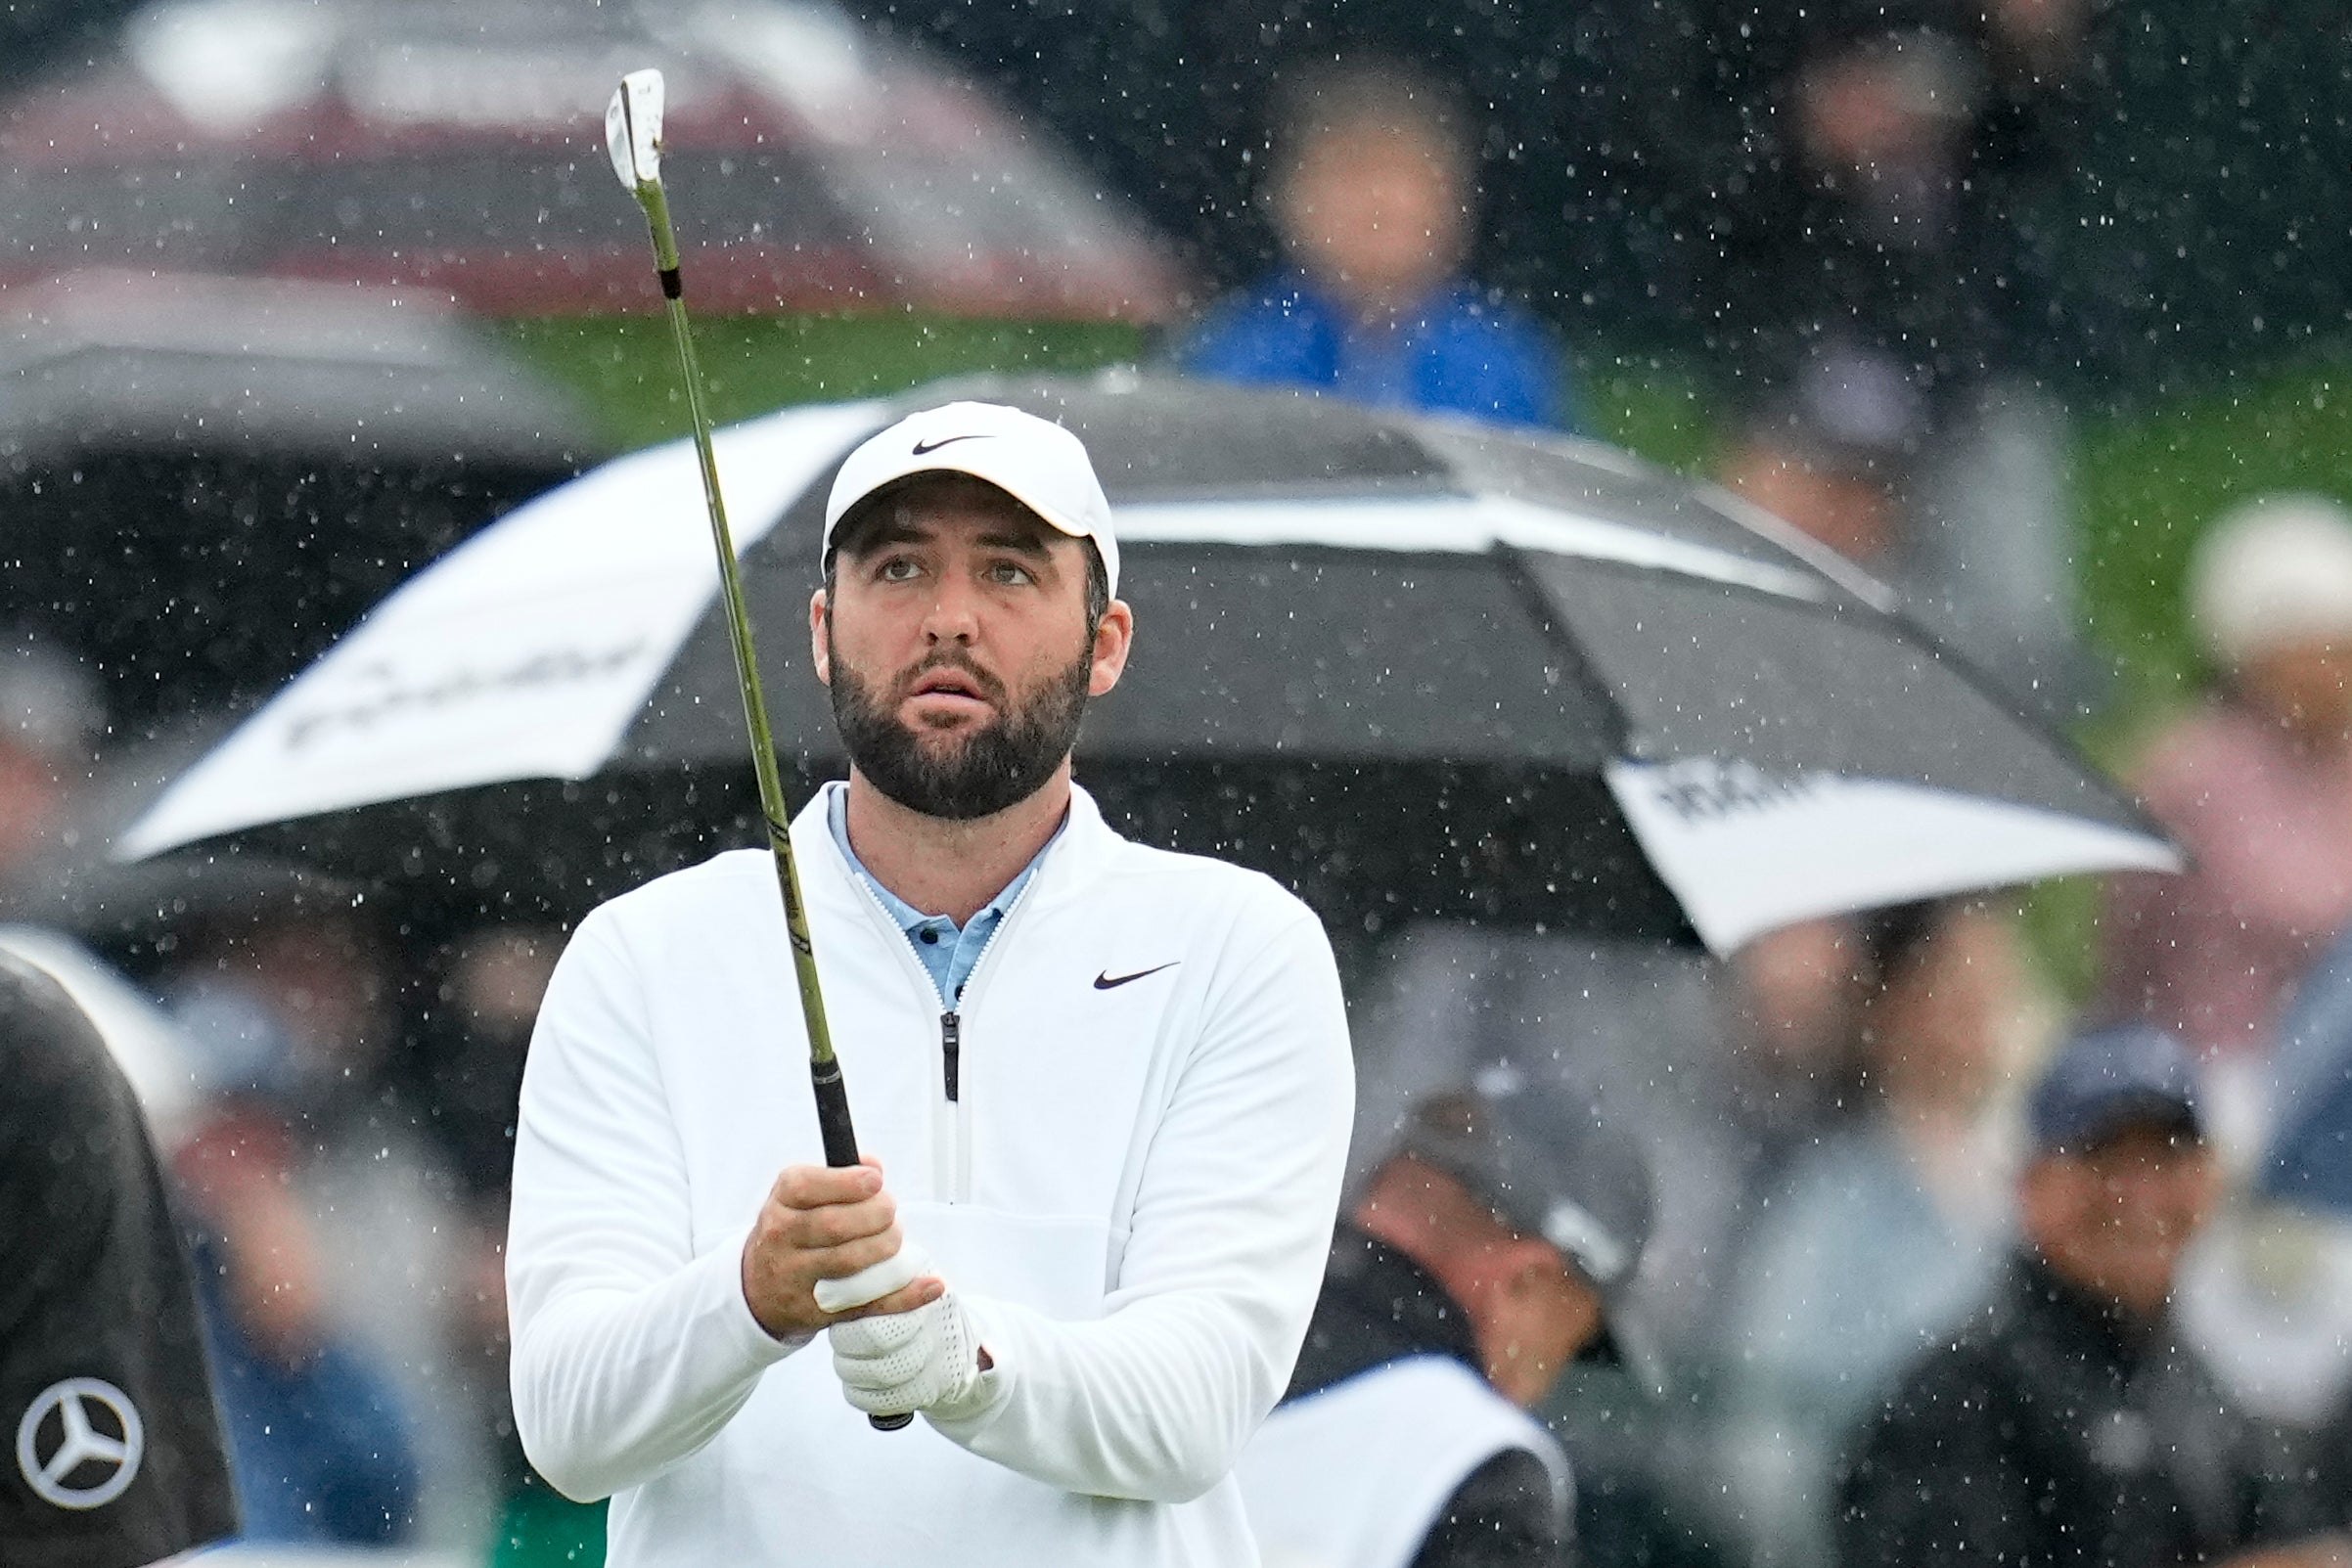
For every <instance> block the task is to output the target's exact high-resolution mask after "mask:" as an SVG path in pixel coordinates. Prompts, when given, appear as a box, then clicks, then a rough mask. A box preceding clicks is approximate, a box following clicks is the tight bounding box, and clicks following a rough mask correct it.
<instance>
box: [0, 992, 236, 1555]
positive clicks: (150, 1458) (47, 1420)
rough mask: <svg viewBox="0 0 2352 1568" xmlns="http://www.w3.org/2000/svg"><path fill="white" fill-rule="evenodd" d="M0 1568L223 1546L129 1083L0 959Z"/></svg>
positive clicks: (218, 1467) (176, 1274)
mask: <svg viewBox="0 0 2352 1568" xmlns="http://www.w3.org/2000/svg"><path fill="white" fill-rule="evenodd" d="M0 1084H5V1085H6V1086H7V1089H6V1092H5V1093H4V1094H0V1421H5V1423H6V1425H5V1426H4V1427H0V1431H4V1432H6V1433H9V1434H12V1435H13V1439H14V1441H13V1443H12V1444H11V1448H10V1453H11V1456H12V1458H13V1460H14V1462H13V1463H6V1464H0V1561H4V1562H7V1563H10V1564H12V1565H22V1568H133V1565H135V1564H139V1563H148V1562H154V1561H157V1560H158V1559H161V1558H164V1557H168V1556H172V1555H174V1554H176V1553H178V1552H181V1551H185V1550H187V1549H189V1548H191V1547H194V1546H202V1545H204V1544H205V1543H207V1542H210V1541H214V1540H217V1539H218V1538H220V1537H223V1536H226V1535H229V1534H231V1533H233V1532H234V1531H235V1530H236V1528H237V1506H236V1495H235V1491H234V1488H233V1486H232V1483H231V1479H230V1473H229V1456H228V1454H227V1452H226V1451H225V1449H224V1447H223V1444H222V1439H221V1429H220V1416H219V1413H218V1411H216V1409H215V1407H214V1404H213V1393H212V1385H211V1380H210V1378H209V1376H208V1375H207V1370H206V1367H205V1360H204V1338H203V1334H202V1330H201V1325H200V1323H199V1322H198V1316H197V1308H196V1300H195V1296H194V1292H193V1291H192V1290H191V1289H190V1283H189V1272H188V1259H187V1255H186V1253H185V1252H184V1251H183V1249H182V1247H181V1244H180V1235H179V1226H178V1224H177V1222H176V1220H175V1218H174V1217H173V1215H172V1213H171V1210H170V1206H169V1203H168V1201H167V1199H166V1196H165V1192H164V1187H163V1173H162V1171H161V1170H160V1169H159V1168H158V1164H157V1161H156V1154H155V1150H154V1148H153V1147H152V1145H151V1144H150V1142H149V1140H148V1132H147V1126H146V1122H145V1119H144V1117H143V1116H142V1115H141V1113H140V1109H139V1102H138V1100H137V1098H135V1097H134V1096H133V1094H132V1092H131V1086H130V1084H129V1083H128V1081H127V1080H125V1078H124V1077H123V1075H122V1072H121V1070H120V1069H119V1068H118V1067H116V1065H115V1064H114V1061H113V1056H112V1054H111V1053H110V1052H109V1051H108V1049H107V1045H106V1042H105V1041H104V1040H102V1039H101V1038H100V1037H99V1035H98V1032H97V1031H96V1029H94V1028H93V1027H92V1025H91V1023H90V1021H89V1020H88V1019H87V1018H86V1017H85V1016H83V1014H82V1013H81V1011H80V1009H78V1008H75V1007H74V1006H73V1004H72V1002H71V1001H70V1000H69V999H68V996H67V994H66V992H65V991H64V989H63V988H62V987H61V986H60V985H59V984H58V983H57V982H56V981H55V980H53V979H52V978H50V977H49V976H48V975H47V974H45V973H43V972H42V971H40V970H38V969H36V968H34V967H33V966H32V965H31V964H29V963H24V962H23V961H22V960H20V959H18V958H16V957H15V956H13V955H10V954H5V953H0Z"/></svg>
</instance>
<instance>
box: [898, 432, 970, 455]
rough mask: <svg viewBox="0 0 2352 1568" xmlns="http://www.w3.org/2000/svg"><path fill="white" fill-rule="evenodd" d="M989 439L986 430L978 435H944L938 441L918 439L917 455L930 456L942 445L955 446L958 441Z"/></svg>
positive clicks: (916, 445) (916, 444)
mask: <svg viewBox="0 0 2352 1568" xmlns="http://www.w3.org/2000/svg"><path fill="white" fill-rule="evenodd" d="M987 439H988V437H987V434H986V433H985V432H982V433H980V434H978V435H943V436H941V437H939V439H938V440H936V441H917V442H916V443H915V455H916V456H917V457H919V458H920V457H928V456H929V455H930V454H931V453H933V452H936V451H938V450H939V449H940V448H941V447H943V446H953V445H955V444H956V443H957V442H958V441H985V440H987Z"/></svg>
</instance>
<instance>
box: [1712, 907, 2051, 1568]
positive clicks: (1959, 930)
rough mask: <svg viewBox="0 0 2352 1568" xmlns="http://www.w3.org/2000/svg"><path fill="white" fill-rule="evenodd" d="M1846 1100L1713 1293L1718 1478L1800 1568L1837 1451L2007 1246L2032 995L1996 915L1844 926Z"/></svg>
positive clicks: (1774, 1546) (1951, 911)
mask: <svg viewBox="0 0 2352 1568" xmlns="http://www.w3.org/2000/svg"><path fill="white" fill-rule="evenodd" d="M1852 923H1853V926H1854V929H1853V933H1852V936H1851V938H1850V944H1851V950H1852V952H1853V955H1854V959H1855V964H1854V967H1855V971H1856V973H1855V980H1856V982H1857V985H1858V987H1859V990H1860V1001H1859V1004H1858V1006H1857V1007H1856V1008H1855V1011H1854V1015H1853V1016H1852V1018H1851V1020H1850V1022H1849V1023H1848V1025H1847V1032H1848V1033H1849V1034H1850V1036H1851V1039H1852V1046H1851V1050H1852V1053H1853V1055H1854V1059H1855V1061H1856V1064H1857V1066H1858V1068H1859V1072H1858V1074H1857V1082H1856V1083H1855V1085H1854V1086H1853V1089H1854V1093H1853V1094H1852V1097H1851V1098H1852V1100H1853V1102H1854V1106H1855V1112H1854V1113H1853V1114H1849V1115H1847V1116H1844V1117H1842V1118H1840V1119H1838V1120H1837V1121H1835V1122H1832V1123H1830V1124H1828V1125H1827V1126H1826V1127H1823V1128H1821V1129H1820V1131H1819V1132H1818V1135H1817V1136H1816V1138H1815V1139H1814V1140H1813V1141H1812V1142H1811V1143H1810V1145H1809V1146H1808V1147H1805V1148H1803V1149H1802V1150H1800V1151H1798V1152H1797V1153H1796V1154H1795V1155H1794V1157H1793V1159H1792V1160H1791V1162H1790V1165H1789V1168H1788V1170H1787V1177H1786V1180H1785V1181H1782V1182H1779V1183H1775V1184H1772V1185H1771V1186H1769V1187H1767V1189H1766V1193H1765V1198H1766V1200H1765V1201H1763V1202H1762V1203H1760V1204H1758V1205H1757V1208H1756V1211H1755V1213H1754V1216H1753V1218H1752V1221H1751V1223H1750V1230H1751V1239H1750V1241H1749V1243H1748V1246H1749V1251H1748V1252H1747V1254H1746V1257H1745V1259H1744V1261H1743V1264H1742V1266H1741V1270H1740V1273H1739V1277H1738V1278H1737V1280H1736V1282H1735V1286H1734V1288H1733V1290H1732V1291H1731V1292H1730V1295H1731V1312H1730V1316H1729V1320H1728V1321H1729V1323H1730V1327H1731V1331H1730V1333H1729V1334H1728V1335H1727V1345H1726V1354H1725V1355H1724V1357H1723V1372H1722V1387H1723V1390H1724V1401H1723V1408H1724V1411H1725V1416H1726V1421H1725V1432H1724V1436H1725V1449H1724V1456H1723V1457H1724V1462H1723V1465H1722V1467H1721V1474H1720V1480H1721V1483H1722V1485H1723V1486H1724V1487H1725V1489H1726V1492H1727V1495H1728V1496H1729V1497H1730V1498H1732V1499H1733V1500H1734V1501H1736V1503H1737V1505H1738V1507H1739V1510H1740V1516H1741V1523H1742V1526H1743V1530H1744V1533H1745V1535H1746V1536H1747V1538H1748V1540H1749V1541H1750V1543H1751V1544H1752V1545H1753V1546H1755V1547H1756V1549H1757V1550H1758V1552H1759V1553H1760V1554H1761V1556H1762V1557H1763V1559H1764V1560H1767V1561H1773V1562H1808V1563H1810V1562H1819V1561H1820V1560H1821V1559H1822V1558H1823V1557H1824V1556H1825V1555H1826V1554H1827V1551H1828V1547H1829V1543H1828V1536H1829V1530H1830V1508H1829V1504H1828V1501H1827V1497H1826V1494H1827V1492H1828V1488H1829V1480H1830V1472H1831V1470H1832V1466H1833V1465H1834V1463H1835V1461H1836V1458H1837V1448H1838V1445H1839V1443H1840V1442H1841V1441H1842V1440H1843V1439H1844V1437H1845V1435H1846V1432H1847V1431H1848V1430H1849V1429H1850V1428H1851V1427H1852V1426H1853V1425H1854V1423H1855V1422H1856V1421H1858V1420H1860V1419H1861V1418H1862V1416H1863V1415H1864V1414H1866V1413H1867V1412H1868V1411H1870V1410H1871V1409H1873V1408H1874V1407H1875V1406H1876V1404H1877V1400H1878V1397H1879V1396H1880V1394H1881V1393H1882V1392H1883V1391H1884V1388H1885V1386H1886V1384H1887V1382H1888V1381H1889V1380H1890V1379H1892V1378H1893V1377H1894V1375H1895V1374H1896V1373H1897V1372H1899V1371H1901V1370H1902V1369H1903V1367H1904V1366H1905V1364H1906V1363H1908V1362H1909V1361H1910V1360H1911V1358H1912V1357H1914V1356H1916V1355H1918V1354H1919V1352H1920V1351H1921V1350H1922V1348H1923V1347H1925V1346H1926V1345H1928V1344H1930V1343H1933V1342H1934V1341H1935V1340H1936V1339H1937V1338H1938V1337H1940V1336H1941V1335H1942V1334H1943V1333H1944V1332H1945V1331H1946V1330H1947V1329H1948V1328H1949V1327H1950V1325H1951V1324H1952V1323H1953V1322H1956V1321H1957V1320H1959V1319H1960V1318H1961V1317H1963V1316H1964V1315H1965V1314H1966V1313H1967V1312H1968V1310H1969V1309H1970V1308H1971V1307H1972V1306H1974V1305H1975V1303H1976V1301H1977V1300H1978V1299H1979V1298H1980V1297H1981V1296H1982V1295H1983V1293H1984V1291H1985V1288H1986V1286H1987V1285H1988V1283H1989V1282H1990V1281H1991V1278H1992V1277H1993V1276H1994V1274H1995V1273H1996V1272H1997V1271H1998V1270H1999V1269H2000V1268H2001V1266H2002V1264H2003V1261H2004V1259H2005V1257H2006V1255H2007V1253H2008V1251H2009V1233H2010V1192H2011V1190H2012V1188H2013V1185H2014V1183H2013V1175H2014V1171H2015V1168H2016V1157H2015V1156H2016V1152H2017V1150H2016V1146H2015V1145H2016V1143H2017V1142H2018V1140H2017V1139H2016V1138H2015V1136H2014V1133H2015V1129H2014V1126H2013V1120H2014V1118H2013V1116H2012V1115H2010V1114H2005V1113H2006V1112H2010V1111H2013V1109H2014V1106H2013V1102H2012V1100H2011V1099H2010V1098H2008V1097H2004V1096H2002V1095H2001V1094H2000V1090H2001V1088H2002V1086H2003V1084H2004V1082H2005V1081H2006V1079H2007V1078H2008V1076H2009V1075H2008V1068H2009V1066H2010V1064H2011V1063H2013V1062H2014V1061H2017V1060H2020V1059H2023V1058H2024V1057H2026V1055H2027V1054H2028V1053H2029V1052H2030V1053H2033V1054H2035V1055H2038V1054H2039V1051H2038V1050H2037V1049H2036V1048H2038V1047H2039V1046H2041V1045H2042V1044H2043V1043H2044V1042H2042V1041H2039V1040H2036V1039H2034V1038H2033V1029H2034V1024H2035V1021H2036V1020H2035V1014H2036V1011H2037V1009H2036V1007H2035V1003H2036V1001H2037V998H2036V996H2035V993H2034V989H2033V986H2032V984H2031V981H2030V978H2029V976H2028V973H2027V967H2026V963H2025V956H2024V954H2023V952H2022V951H2021V947H2020V944H2019V941H2018V939H2017V935H2016V932H2015V931H2014V929H2013V926H2012V924H2011V922H2010V921H2009V920H2007V919H2005V918H2003V917H2002V916H2001V915H1999V914H1997V913H1995V912H1994V911H1992V910H1990V909H1987V908H1985V907H1984V906H1983V905H1980V904H1975V903H1968V902H1961V901H1957V900H1953V901H1944V902H1936V903H1926V904H1912V905H1904V906H1900V907H1898V908H1894V909H1889V910H1882V911H1877V912H1874V913H1873V914H1872V915H1871V916H1869V917H1868V918H1864V919H1860V920H1857V921H1854V922H1852Z"/></svg>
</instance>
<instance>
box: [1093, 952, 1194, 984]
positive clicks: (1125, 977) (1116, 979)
mask: <svg viewBox="0 0 2352 1568" xmlns="http://www.w3.org/2000/svg"><path fill="white" fill-rule="evenodd" d="M1183 962H1184V960H1182V959H1170V960H1169V961H1168V962H1167V963H1162V964H1160V965H1158V966H1157V967H1156V968H1150V969H1138V970H1136V971H1135V972H1134V973H1133V974H1121V975H1116V976H1114V975H1112V974H1111V972H1110V971H1109V970H1108V969H1105V970H1104V971H1103V972H1102V973H1100V974H1098V975H1096V976H1095V989H1096V990H1097V991H1108V990H1111V989H1113V988H1115V987H1118V986H1122V985H1125V984H1126V983H1127V982H1128V981H1130V980H1140V979H1142V978H1143V977H1144V976H1145V975H1148V974H1157V973H1158V972H1159V971H1160V969H1172V968H1174V967H1176V965H1177V964H1179V963H1183Z"/></svg>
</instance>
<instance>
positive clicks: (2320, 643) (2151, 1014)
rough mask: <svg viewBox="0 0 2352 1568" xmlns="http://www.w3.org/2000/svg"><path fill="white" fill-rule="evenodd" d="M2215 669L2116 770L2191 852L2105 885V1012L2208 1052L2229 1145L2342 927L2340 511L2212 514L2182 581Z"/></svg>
mask: <svg viewBox="0 0 2352 1568" xmlns="http://www.w3.org/2000/svg"><path fill="white" fill-rule="evenodd" d="M2189 608H2190V616H2191V619H2192V621H2193V623H2194V626H2195V629H2196V632H2197V634H2198V636H2199V638H2200V639H2201V640H2202V642H2203V643H2204V645H2205V648H2206V650H2207V651H2208V652H2209V654H2210V655H2211V657H2212V659H2213V662H2214V665H2215V667H2216V668H2217V669H2218V670H2219V672H2220V675H2221V681H2220V685H2219V687H2218V689H2217V690H2216V691H2215V692H2214V693H2213V694H2212V695H2210V696H2209V697H2207V698H2206V699H2205V700H2204V701H2202V702H2201V703H2199V704H2198V705H2197V706H2196V707H2195V708H2194V709H2193V710H2192V711H2190V712H2189V713H2187V714H2186V715H2184V716H2183V717H2181V718H2180V719H2179V720H2177V721H2176V722H2174V723H2173V724H2172V725H2171V726H2170V727H2169V728H2167V729H2166V730H2165V731H2164V732H2163V733H2162V734H2160V735H2159V736H2158V737H2157V738H2156V739H2155V740H2154V742H2153V743H2152V744H2151V745H2150V746H2149V747H2148V751H2147V753H2146V755H2145V756H2144V757H2143V759H2142V760H2141V762H2140V764H2139V766H2138V767H2137V768H2136V769H2135V770H2134V772H2133V775H2132V779H2133V783H2134V784H2135V785H2136V786H2137V787H2138V789H2139V792H2140V795H2141V797H2142V798H2143V799H2144V800H2145V801H2146V802H2147V803H2148V809H2149V810H2150V811H2151V812H2153V813H2154V814H2155V816H2156V818H2157V819H2158V820H2159V821H2161V822H2162V823H2163V824H2164V826H2165V827H2166V828H2168V829H2171V830H2172V832H2173V833H2174V835H2175V836H2176V837H2178V838H2179V839H2180V841H2181V843H2182V845H2183V846H2184V847H2186V848H2187V850H2188V851H2189V856H2190V868H2189V872H2188V874H2186V875H2183V876H2158V875H2153V874H2134V875H2126V876H2119V877H2116V878H2115V879H2114V880H2113V882H2112V883H2111V884H2110V895H2109V899H2108V903H2107V910H2106V916H2105V919H2104V921H2103V933H2104V937H2105V942H2106V952H2105V954H2104V956H2103V989H2104V1003H2105V1006H2106V1007H2107V1008H2108V1009H2109V1010H2110V1011H2112V1012H2113V1013H2115V1014H2116V1015H2118V1016H2136V1017H2143V1018H2147V1019H2148V1020H2150V1021H2152V1022H2155V1023H2157V1024H2160V1025H2162V1026H2164V1027H2166V1028H2169V1029H2173V1030H2176V1031H2178V1032H2179V1033H2180V1034H2181V1035H2182V1036H2183V1038H2185V1039H2186V1040H2187V1041H2188V1042H2189V1043H2190V1044H2191V1045H2192V1046H2193V1047H2194V1048H2195V1049H2196V1050H2197V1051H2198V1052H2199V1053H2202V1054H2203V1055H2204V1056H2205V1057H2206V1059H2207V1073H2208V1081H2209V1084H2208V1086H2209V1088H2210V1090H2211V1091H2212V1092H2213V1095H2214V1098H2215V1103H2214V1106H2213V1116H2212V1120H2213V1123H2214V1130H2215V1132H2216V1135H2217V1136H2218V1138H2219V1139H2220V1141H2221V1142H2222V1144H2223V1146H2224V1148H2225V1150H2229V1151H2237V1152H2240V1153H2242V1152H2244V1151H2246V1150H2247V1149H2248V1148H2249V1147H2250V1145H2251V1143H2252V1142H2253V1141H2254V1139H2255V1138H2256V1137H2257V1136H2258V1130H2259V1128H2260V1126H2261V1124H2262V1121H2263V1119H2264V1115H2265V1112H2264V1109H2263V1106H2262V1100H2263V1098H2264V1091H2263V1090H2262V1088H2261V1083H2262V1079H2263V1077H2264V1074H2265V1072H2266V1071H2267V1067H2266V1062H2267V1058H2268V1056H2269V1053H2270V1052H2271V1049H2272V1046H2273V1039H2274V1033H2275V1029H2276V1026H2277V1023H2278V1018H2279V1013H2280V1009H2281V1008H2283V1006H2284V1003H2285V1000H2286V997H2287V994H2288V992H2289V990H2290V989H2291V988H2292V987H2293V986H2294V985H2295V983H2296V982H2297V981H2298V980H2299V979H2300V978H2301V977H2302V975H2303V973H2304V971H2305V970H2306V968H2307V967H2308V966H2309V965H2310V963H2312V961H2313V959H2314V958H2315V957H2316V956H2317V955H2318V953H2319V952H2320V950H2321V949H2322V948H2323V947H2324V946H2325V945H2326V944H2327V942H2328V941H2329V938H2331V937H2332V936H2334V935H2335V934H2336V932H2338V931H2339V930H2341V929H2343V928H2344V926H2345V922H2346V919H2347V918H2348V917H2352V831H2348V830H2347V826H2346V825H2347V824H2352V684H2348V683H2347V676H2348V675H2352V515H2348V514H2347V513H2346V512H2345V511H2344V510H2343V509H2342V508H2341V507H2339V506H2337V505H2336V504H2335V503H2333V502H2331V501H2327V500H2323V499H2322V498H2320V497H2317V496H2300V495H2276V496H2265V497H2262V498H2259V499H2257V500H2255V501H2251V502H2248V503H2246V504H2245V505H2243V506H2241V507H2239V508H2238V509H2236V510H2234V511H2232V512H2231V513H2229V514H2228V515H2225V516H2223V517H2222V518H2221V519H2220V520H2218V521H2217V522H2216V523H2215V524H2214V525H2213V527H2212V528H2211V530H2210V531H2209V532H2208V533H2207V534H2206V535H2205V537H2204V538H2203V539H2202V540H2201V541H2200V542H2199V544H2198V547H2197V550H2196V553H2195V556H2194V558H2193V560H2192V561H2191V564H2190V573H2189Z"/></svg>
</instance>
